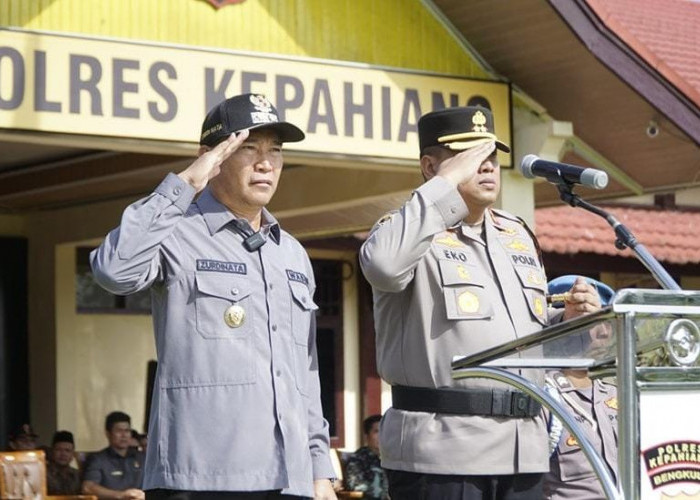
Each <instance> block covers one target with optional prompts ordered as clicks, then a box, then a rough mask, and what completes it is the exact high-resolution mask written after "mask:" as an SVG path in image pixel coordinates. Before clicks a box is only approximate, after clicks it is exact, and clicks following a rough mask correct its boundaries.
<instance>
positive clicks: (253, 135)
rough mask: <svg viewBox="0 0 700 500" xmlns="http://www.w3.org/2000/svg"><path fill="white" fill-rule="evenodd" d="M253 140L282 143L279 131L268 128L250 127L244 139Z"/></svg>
mask: <svg viewBox="0 0 700 500" xmlns="http://www.w3.org/2000/svg"><path fill="white" fill-rule="evenodd" d="M255 141H271V142H275V143H277V144H282V140H281V139H280V135H279V133H278V132H276V131H274V130H272V129H269V128H259V129H255V128H254V129H252V130H251V131H250V134H249V135H248V138H247V139H246V142H255Z"/></svg>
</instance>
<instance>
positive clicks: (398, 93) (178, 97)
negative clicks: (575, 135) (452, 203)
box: [0, 30, 511, 165]
mask: <svg viewBox="0 0 700 500" xmlns="http://www.w3.org/2000/svg"><path fill="white" fill-rule="evenodd" d="M245 92H254V93H262V94H265V95H267V96H268V97H269V98H270V100H271V101H272V102H273V103H274V104H275V105H276V106H277V109H278V111H279V112H280V115H281V116H282V117H283V118H284V119H286V120H288V121H291V122H292V123H294V124H296V125H298V126H299V127H300V128H302V129H303V130H304V131H305V132H306V133H307V139H306V140H305V141H304V142H302V143H299V144H290V145H288V146H287V147H288V148H290V149H296V150H305V151H314V152H321V153H323V152H325V153H333V154H348V155H366V156H379V157H388V158H401V159H409V158H410V159H414V158H416V157H417V155H418V146H417V143H418V138H417V133H416V130H417V127H416V125H417V121H418V117H419V116H420V115H421V114H422V113H426V112H428V111H432V110H434V109H439V108H442V107H445V106H456V105H466V104H467V103H469V102H470V101H474V100H476V101H477V102H479V101H480V102H484V101H487V102H488V104H489V106H490V107H491V109H492V110H493V112H494V117H495V121H496V134H497V135H498V136H499V137H502V138H505V140H507V141H510V138H511V131H510V102H509V87H508V85H507V84H506V83H502V82H490V81H483V80H470V79H464V78H457V77H447V76H441V75H430V74H423V73H415V72H403V71H400V70H387V69H380V68H372V67H369V66H362V65H350V64H342V63H336V62H330V61H322V60H313V59H304V60H300V59H290V58H282V57H280V58H276V57H272V56H270V55H255V54H249V53H245V54H241V53H232V52H223V51H215V50H202V49H199V48H194V47H191V48H182V47H175V46H168V45H154V44H146V43H136V42H132V41H115V40H112V39H110V40H105V39H97V38H86V37H74V36H67V35H66V36H64V35H57V34H47V33H35V32H27V31H18V30H0V127H2V128H10V129H25V130H33V131H42V132H60V133H68V134H88V135H97V136H107V137H128V138H136V139H151V140H167V141H179V142H196V141H197V140H198V138H199V127H200V124H201V121H202V118H203V117H204V114H205V113H206V111H207V110H208V109H209V108H211V107H212V106H213V105H214V104H216V103H217V102H219V101H220V100H222V99H224V98H225V97H227V96H232V95H236V94H239V93H245ZM501 162H502V163H504V164H506V165H509V164H510V158H509V156H508V155H504V156H502V157H501Z"/></svg>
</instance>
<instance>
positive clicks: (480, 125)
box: [472, 111, 488, 132]
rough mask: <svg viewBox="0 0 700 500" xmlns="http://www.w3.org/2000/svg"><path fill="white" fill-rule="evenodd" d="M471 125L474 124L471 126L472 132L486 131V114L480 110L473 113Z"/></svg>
mask: <svg viewBox="0 0 700 500" xmlns="http://www.w3.org/2000/svg"><path fill="white" fill-rule="evenodd" d="M472 125H474V126H473V127H472V130H473V131H474V132H488V129H487V128H486V115H484V113H482V112H481V111H477V112H476V113H474V116H472Z"/></svg>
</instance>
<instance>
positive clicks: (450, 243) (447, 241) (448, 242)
mask: <svg viewBox="0 0 700 500" xmlns="http://www.w3.org/2000/svg"><path fill="white" fill-rule="evenodd" d="M435 243H438V244H440V245H445V246H446V247H450V248H459V247H463V246H466V245H465V244H464V243H462V242H461V241H459V240H458V239H457V238H453V237H452V236H449V235H448V236H443V237H442V238H436V239H435Z"/></svg>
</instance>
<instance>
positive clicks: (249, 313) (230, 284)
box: [195, 273, 255, 339]
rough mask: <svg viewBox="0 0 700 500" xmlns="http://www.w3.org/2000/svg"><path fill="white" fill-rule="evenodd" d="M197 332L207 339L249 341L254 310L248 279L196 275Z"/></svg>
mask: <svg viewBox="0 0 700 500" xmlns="http://www.w3.org/2000/svg"><path fill="white" fill-rule="evenodd" d="M195 283H196V289H197V290H196V297H195V309H196V315H197V332H198V333H199V334H200V335H201V336H202V337H204V338H206V339H231V338H235V337H238V338H240V337H245V338H247V337H249V336H250V335H251V334H252V332H253V324H254V319H255V318H254V312H255V311H254V309H253V303H252V302H253V298H252V296H251V289H250V284H249V283H248V280H247V278H243V277H239V276H237V275H231V274H227V273H197V274H196V275H195Z"/></svg>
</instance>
